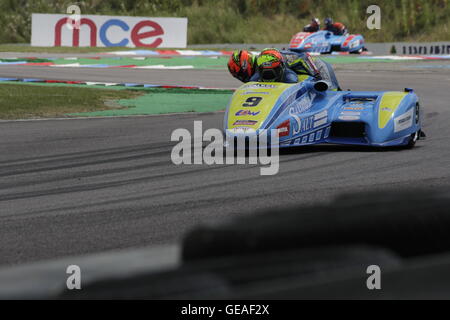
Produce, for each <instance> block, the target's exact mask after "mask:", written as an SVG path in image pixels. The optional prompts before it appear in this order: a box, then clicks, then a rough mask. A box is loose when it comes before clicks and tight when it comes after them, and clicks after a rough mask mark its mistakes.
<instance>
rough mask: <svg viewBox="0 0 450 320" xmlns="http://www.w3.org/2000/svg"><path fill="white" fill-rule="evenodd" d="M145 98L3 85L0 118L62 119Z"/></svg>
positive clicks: (106, 91) (126, 93)
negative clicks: (68, 114) (121, 102)
mask: <svg viewBox="0 0 450 320" xmlns="http://www.w3.org/2000/svg"><path fill="white" fill-rule="evenodd" d="M140 95H142V92H140V91H136V90H114V89H112V90H110V89H99V88H96V89H94V88H80V87H59V88H58V89H57V90H56V89H55V87H53V86H35V85H22V84H0V119H5V120H6V119H8V120H9V119H29V118H47V117H61V116H65V115H66V114H67V113H74V112H92V111H98V110H107V109H114V108H124V107H123V106H122V105H120V104H119V103H117V100H120V99H133V98H136V97H138V96H140Z"/></svg>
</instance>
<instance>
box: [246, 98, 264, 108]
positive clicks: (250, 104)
mask: <svg viewBox="0 0 450 320" xmlns="http://www.w3.org/2000/svg"><path fill="white" fill-rule="evenodd" d="M262 99H263V98H260V97H251V98H248V99H247V100H245V103H244V104H243V105H242V106H243V107H256V106H257V105H258V104H259V103H260V102H261V100H262Z"/></svg>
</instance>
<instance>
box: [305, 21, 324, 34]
mask: <svg viewBox="0 0 450 320" xmlns="http://www.w3.org/2000/svg"><path fill="white" fill-rule="evenodd" d="M319 30H320V20H319V19H317V18H313V19H312V20H311V23H310V24H308V25H307V26H305V27H304V28H303V32H317V31H319Z"/></svg>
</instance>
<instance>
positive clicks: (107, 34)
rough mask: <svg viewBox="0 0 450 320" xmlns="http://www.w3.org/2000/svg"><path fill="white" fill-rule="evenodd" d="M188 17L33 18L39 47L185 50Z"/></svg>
mask: <svg viewBox="0 0 450 320" xmlns="http://www.w3.org/2000/svg"><path fill="white" fill-rule="evenodd" d="M187 23H188V20H187V18H144V17H118V16H99V15H81V16H79V19H78V20H74V19H72V18H71V16H68V15H63V14H36V13H34V14H33V15H32V26H31V45H32V46H36V47H61V46H64V47H147V48H158V47H159V48H186V44H187Z"/></svg>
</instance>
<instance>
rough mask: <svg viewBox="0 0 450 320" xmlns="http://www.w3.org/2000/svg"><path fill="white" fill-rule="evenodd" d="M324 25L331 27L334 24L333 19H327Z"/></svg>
mask: <svg viewBox="0 0 450 320" xmlns="http://www.w3.org/2000/svg"><path fill="white" fill-rule="evenodd" d="M324 23H325V25H326V26H331V25H332V24H333V19H331V18H325V20H324Z"/></svg>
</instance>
